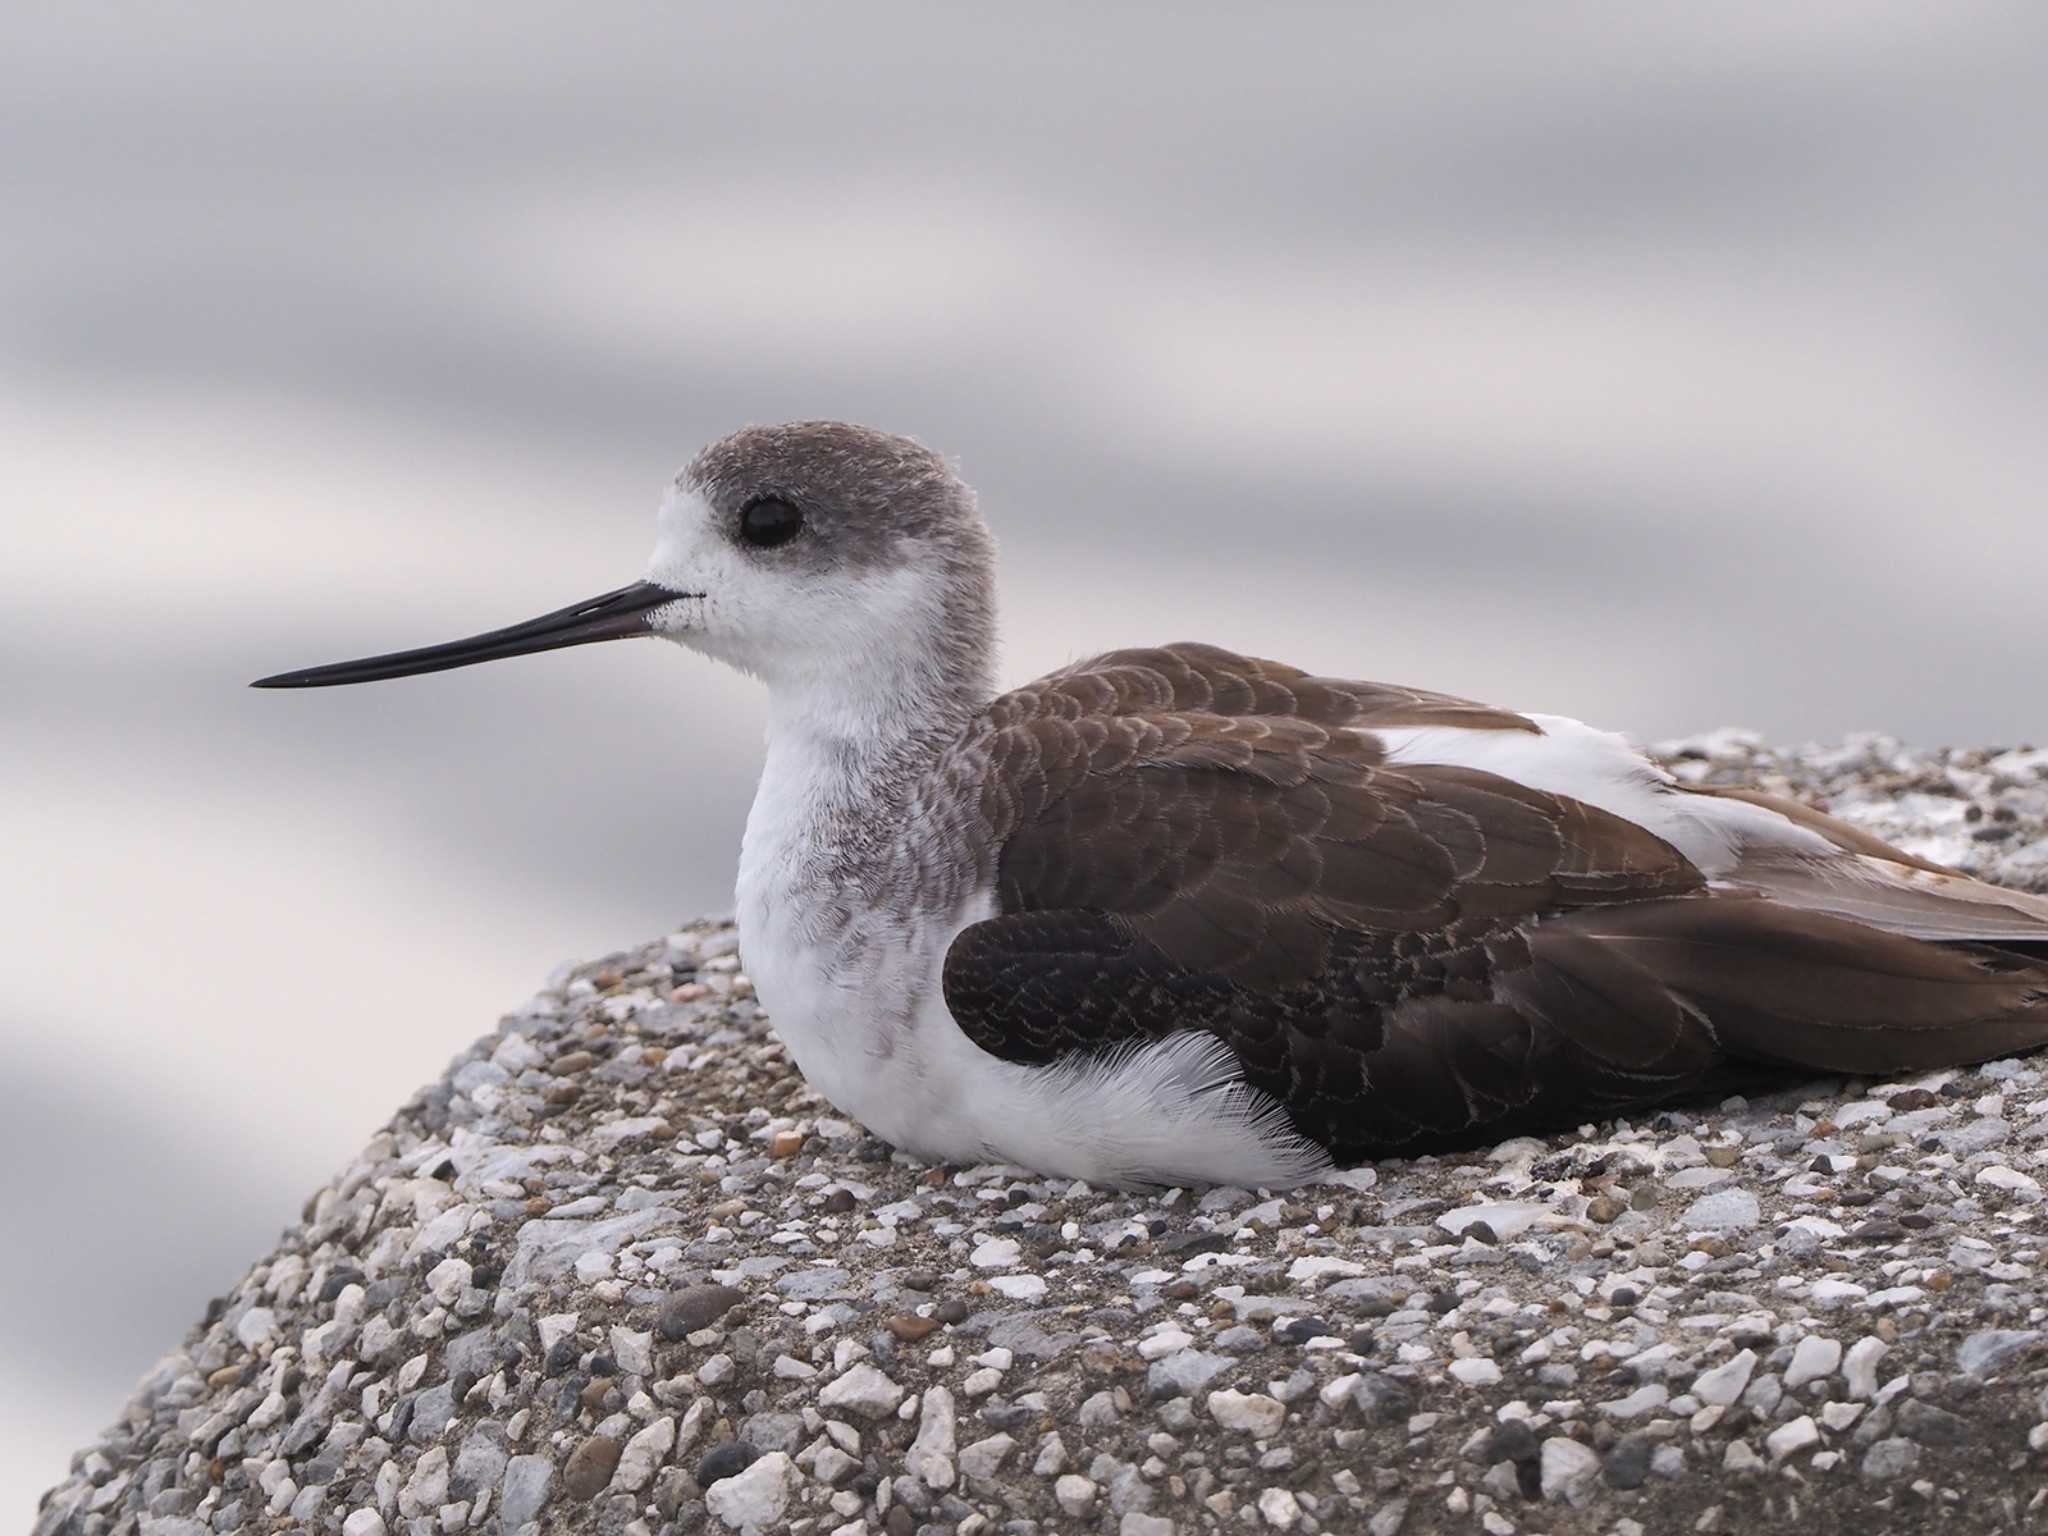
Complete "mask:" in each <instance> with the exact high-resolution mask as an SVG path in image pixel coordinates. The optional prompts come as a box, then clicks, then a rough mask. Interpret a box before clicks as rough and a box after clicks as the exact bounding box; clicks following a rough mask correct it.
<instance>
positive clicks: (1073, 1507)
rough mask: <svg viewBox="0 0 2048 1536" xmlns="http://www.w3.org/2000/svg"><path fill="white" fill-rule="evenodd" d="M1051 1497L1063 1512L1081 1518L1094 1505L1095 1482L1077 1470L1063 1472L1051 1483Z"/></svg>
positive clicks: (1083, 1517)
mask: <svg viewBox="0 0 2048 1536" xmlns="http://www.w3.org/2000/svg"><path fill="white" fill-rule="evenodd" d="M1052 1497H1053V1502H1054V1503H1056V1504H1058V1505H1059V1507H1060V1509H1061V1511H1062V1512H1063V1513H1065V1514H1067V1515H1070V1516H1072V1517H1073V1518H1074V1519H1076V1520H1082V1519H1085V1518H1087V1515H1088V1512H1089V1511H1090V1510H1092V1509H1093V1508H1094V1507H1095V1484H1093V1483H1092V1482H1090V1481H1089V1480H1088V1479H1087V1478H1085V1477H1083V1476H1081V1475H1080V1474H1079V1473H1078V1472H1067V1473H1063V1474H1061V1476H1060V1478H1059V1480H1058V1481H1057V1482H1055V1483H1054V1484H1053V1485H1052Z"/></svg>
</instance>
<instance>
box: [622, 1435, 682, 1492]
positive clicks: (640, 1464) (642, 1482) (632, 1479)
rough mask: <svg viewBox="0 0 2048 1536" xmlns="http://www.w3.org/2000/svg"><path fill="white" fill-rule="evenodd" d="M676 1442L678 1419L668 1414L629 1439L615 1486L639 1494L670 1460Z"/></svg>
mask: <svg viewBox="0 0 2048 1536" xmlns="http://www.w3.org/2000/svg"><path fill="white" fill-rule="evenodd" d="M675 1444H676V1421H675V1420H674V1419H673V1418H671V1417H666V1416H664V1417H662V1418H659V1419H656V1420H655V1421H654V1422H653V1423H652V1424H649V1425H648V1426H647V1427H646V1428H645V1429H643V1430H641V1431H640V1432H639V1433H638V1434H636V1435H634V1436H633V1438H632V1439H630V1440H628V1441H627V1442H626V1448H625V1450H624V1451H623V1452H622V1453H621V1454H620V1456H619V1466H618V1470H617V1471H616V1472H615V1473H613V1475H612V1486H613V1487H614V1488H617V1489H620V1490H621V1491H623V1492H626V1493H638V1492H639V1491H640V1490H641V1489H642V1488H645V1487H646V1486H647V1485H648V1484H649V1483H651V1482H653V1481H654V1474H655V1472H656V1471H658V1470H659V1469H660V1467H661V1464H662V1463H663V1462H664V1461H666V1460H668V1453H669V1452H670V1451H672V1450H674V1449H675Z"/></svg>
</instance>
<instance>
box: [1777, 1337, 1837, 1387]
mask: <svg viewBox="0 0 2048 1536" xmlns="http://www.w3.org/2000/svg"><path fill="white" fill-rule="evenodd" d="M1841 1363H1842V1345H1841V1342H1840V1341H1839V1340H1837V1339H1830V1338H1827V1337H1824V1336H1823V1335H1821V1334H1817V1333H1809V1334H1808V1335H1807V1336H1806V1337H1805V1338H1803V1339H1801V1340H1800V1341H1799V1344H1798V1347H1797V1348H1795V1349H1794V1350H1793V1351H1792V1363H1791V1364H1790V1365H1788V1366H1786V1367H1785V1390H1786V1391H1787V1392H1796V1391H1797V1390H1798V1389H1799V1388H1801V1387H1803V1386H1805V1385H1806V1384H1807V1383H1808V1382H1809V1381H1819V1380H1820V1379H1821V1378H1822V1377H1824V1376H1832V1375H1833V1374H1834V1373H1835V1367H1836V1366H1838V1365H1840V1364H1841Z"/></svg>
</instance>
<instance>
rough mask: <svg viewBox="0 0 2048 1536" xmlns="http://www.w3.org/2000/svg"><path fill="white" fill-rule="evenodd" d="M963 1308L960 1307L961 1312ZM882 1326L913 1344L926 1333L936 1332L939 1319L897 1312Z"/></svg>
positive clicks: (907, 1342) (913, 1313) (905, 1341)
mask: <svg viewBox="0 0 2048 1536" xmlns="http://www.w3.org/2000/svg"><path fill="white" fill-rule="evenodd" d="M965 1310H966V1309H965V1308H962V1312H963V1313H964V1312H965ZM882 1326H883V1327H884V1328H887V1329H888V1330H889V1331H890V1332H891V1333H893V1334H895V1335H896V1337H897V1338H899V1339H901V1340H902V1341H903V1342H904V1343H906V1344H915V1343H916V1342H917V1341H918V1340H919V1339H921V1338H923V1337H924V1336H925V1335H926V1334H930V1333H937V1332H938V1331H939V1320H938V1319H937V1318H936V1317H919V1316H918V1315H917V1314H916V1313H915V1312H898V1313H897V1314H896V1315H895V1316H894V1317H892V1318H890V1319H889V1320H888V1321H887V1322H885V1323H883V1324H882Z"/></svg>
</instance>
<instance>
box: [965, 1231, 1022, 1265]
mask: <svg viewBox="0 0 2048 1536" xmlns="http://www.w3.org/2000/svg"><path fill="white" fill-rule="evenodd" d="M1022 1252H1023V1249H1022V1248H1021V1246H1020V1245H1019V1244H1018V1242H1017V1239H1015V1238H1014V1237H991V1238H988V1239H986V1240H985V1241H983V1242H982V1243H980V1244H979V1245H978V1246H977V1247H976V1248H975V1250H974V1252H973V1253H971V1254H970V1255H968V1259H967V1262H968V1263H970V1264H972V1265H973V1266H974V1267H975V1268H976V1269H1014V1268H1015V1267H1016V1265H1017V1258H1018V1256H1019V1255H1020V1254H1021V1253H1022Z"/></svg>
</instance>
